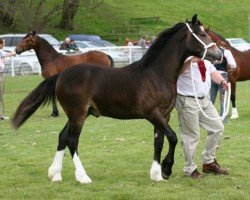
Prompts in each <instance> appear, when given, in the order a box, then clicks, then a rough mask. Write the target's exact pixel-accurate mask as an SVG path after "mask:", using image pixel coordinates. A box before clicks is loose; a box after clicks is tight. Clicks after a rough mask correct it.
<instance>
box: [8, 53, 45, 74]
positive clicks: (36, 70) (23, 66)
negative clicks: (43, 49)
mask: <svg viewBox="0 0 250 200" xmlns="http://www.w3.org/2000/svg"><path fill="white" fill-rule="evenodd" d="M4 51H6V52H10V50H4ZM3 73H4V74H5V75H11V76H15V75H31V74H41V66H40V63H39V62H38V59H37V56H36V54H35V53H34V52H32V51H31V52H30V51H29V52H25V53H23V54H21V55H16V56H12V57H6V58H5V67H4V71H3Z"/></svg>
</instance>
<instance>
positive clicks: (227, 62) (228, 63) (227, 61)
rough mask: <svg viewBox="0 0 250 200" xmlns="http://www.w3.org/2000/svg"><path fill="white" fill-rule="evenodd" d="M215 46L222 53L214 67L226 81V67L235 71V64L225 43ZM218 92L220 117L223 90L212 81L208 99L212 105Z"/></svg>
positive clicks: (222, 111) (221, 113)
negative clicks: (220, 58)
mask: <svg viewBox="0 0 250 200" xmlns="http://www.w3.org/2000/svg"><path fill="white" fill-rule="evenodd" d="M217 46H218V47H219V48H220V49H221V51H222V53H223V58H222V60H221V61H220V62H219V63H217V64H215V65H214V66H215V68H216V69H217V70H218V72H219V73H220V74H221V76H223V78H224V79H225V80H226V81H227V80H228V78H227V77H228V74H227V67H230V69H235V68H236V62H235V60H234V57H233V55H232V53H231V51H230V50H228V49H227V48H226V44H225V42H223V41H220V42H218V43H217ZM218 91H219V93H220V116H222V115H223V113H224V108H223V102H224V95H225V90H223V87H222V86H221V85H220V84H217V83H215V82H214V81H213V80H212V82H211V89H210V99H211V101H212V103H213V104H214V103H215V100H216V96H217V93H218ZM226 120H227V119H226V118H225V119H224V122H225V121H226Z"/></svg>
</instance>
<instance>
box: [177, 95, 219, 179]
mask: <svg viewBox="0 0 250 200" xmlns="http://www.w3.org/2000/svg"><path fill="white" fill-rule="evenodd" d="M198 101H199V103H200V105H201V108H202V109H203V110H204V112H205V113H206V114H207V115H208V116H210V117H212V118H218V117H219V114H218V112H217V111H216V109H215V107H214V105H213V104H212V102H211V101H210V99H209V98H207V97H205V98H204V99H202V100H200V99H199V100H198ZM175 108H176V110H177V111H178V117H179V129H180V137H181V143H182V146H183V151H184V155H185V166H184V169H183V171H184V172H185V174H186V175H190V174H191V173H192V172H193V171H194V170H195V169H196V168H197V165H196V163H195V152H196V148H197V145H198V143H199V139H200V127H202V128H203V129H205V130H206V131H207V137H206V142H205V149H204V150H203V152H202V156H201V160H202V163H203V164H209V163H212V162H214V159H215V157H216V150H217V148H218V147H219V144H220V139H221V137H222V135H223V131H224V125H223V123H222V121H221V120H211V119H208V118H206V117H205V116H204V115H203V114H202V113H201V111H200V110H199V107H198V104H197V102H196V100H195V99H194V98H191V97H185V96H181V95H177V99H176V104H175Z"/></svg>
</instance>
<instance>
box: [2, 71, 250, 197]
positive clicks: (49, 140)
mask: <svg viewBox="0 0 250 200" xmlns="http://www.w3.org/2000/svg"><path fill="white" fill-rule="evenodd" d="M41 80H42V78H41V77H40V76H27V77H24V76H22V77H15V78H10V77H6V78H5V96H4V100H5V113H6V115H8V116H11V115H12V114H13V113H14V111H15V109H16V107H17V106H18V104H19V103H20V101H21V100H22V99H23V98H24V97H25V96H26V95H27V94H28V93H29V92H30V91H31V90H32V89H34V88H35V87H36V86H37V85H38V83H39V82H40V81H41ZM249 87H250V82H242V83H238V85H237V89H238V91H237V94H238V95H237V97H238V98H237V105H238V111H239V114H240V118H239V119H237V120H231V121H230V122H229V123H227V124H225V133H224V137H223V140H222V144H221V148H220V149H219V151H218V155H217V158H218V161H219V163H220V164H221V165H222V166H223V167H225V168H227V169H228V170H229V172H230V175H228V176H216V175H210V174H209V175H207V174H204V177H203V178H202V179H200V180H193V179H191V178H188V177H185V176H184V175H183V173H182V167H183V164H184V157H183V155H182V149H181V144H180V142H179V143H178V144H177V149H176V154H175V164H174V167H173V174H172V175H171V177H170V179H169V180H167V181H164V182H160V183H154V182H152V181H151V180H150V178H149V169H150V167H151V163H152V158H153V133H152V132H153V127H152V126H151V124H149V123H148V122H147V121H145V120H127V121H122V120H115V119H111V118H105V117H100V118H98V119H96V118H94V117H89V118H88V119H87V121H86V123H85V126H84V129H83V132H82V135H81V138H80V144H79V153H80V158H81V160H82V162H83V163H84V166H85V168H86V171H87V173H88V175H89V176H90V177H91V178H92V180H93V183H92V184H89V185H81V184H79V183H77V182H76V180H75V178H74V165H73V162H72V160H71V157H70V154H69V151H68V150H67V151H66V156H65V159H64V163H63V171H62V176H63V181H62V182H59V183H52V182H51V181H50V180H48V178H47V170H48V167H49V166H50V164H51V162H52V159H53V157H54V154H55V151H56V146H57V140H58V133H59V132H60V130H61V129H62V128H63V126H64V125H65V123H66V117H65V115H64V113H63V112H62V111H61V115H60V117H59V118H55V119H54V118H50V117H49V116H50V111H51V108H50V107H49V106H48V107H44V108H43V109H39V110H38V111H37V112H36V113H35V114H34V115H33V116H32V117H31V118H30V119H29V120H28V121H27V122H26V123H25V124H24V125H23V126H22V127H21V128H20V129H19V130H18V131H16V132H15V131H14V130H13V129H12V127H11V124H10V120H7V121H1V122H0V152H1V153H0V154H1V156H0V172H1V176H0V199H8V200H9V199H128V200H130V199H181V200H182V199H189V200H193V199H197V200H203V199H204V200H205V199H214V200H217V199H223V200H225V199H226V200H231V199H240V200H243V199H249V195H250V189H249V188H250V181H249V180H250V173H249V171H250V157H249V144H250V128H249V122H250V106H249V99H250V93H249ZM177 124H178V122H177V116H176V112H175V111H174V112H173V113H172V118H171V126H172V128H173V129H174V130H175V131H176V133H177V135H178V125H177ZM204 139H205V132H203V131H202V137H201V141H200V144H199V148H198V152H197V163H198V167H199V170H200V171H201V164H200V162H199V158H200V153H201V151H202V150H203V146H204ZM166 152H167V143H166V145H165V150H164V154H165V153H166Z"/></svg>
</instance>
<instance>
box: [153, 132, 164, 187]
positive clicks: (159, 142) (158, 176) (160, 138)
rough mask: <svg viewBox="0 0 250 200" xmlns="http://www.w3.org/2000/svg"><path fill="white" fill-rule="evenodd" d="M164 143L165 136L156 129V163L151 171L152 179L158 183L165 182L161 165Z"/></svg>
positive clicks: (154, 162)
mask: <svg viewBox="0 0 250 200" xmlns="http://www.w3.org/2000/svg"><path fill="white" fill-rule="evenodd" d="M163 143H164V135H163V134H162V132H160V131H159V130H157V129H156V128H154V161H153V163H152V166H151V169H150V179H151V180H153V181H157V182H158V181H162V180H163V177H162V173H161V165H160V162H161V152H162V148H163Z"/></svg>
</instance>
